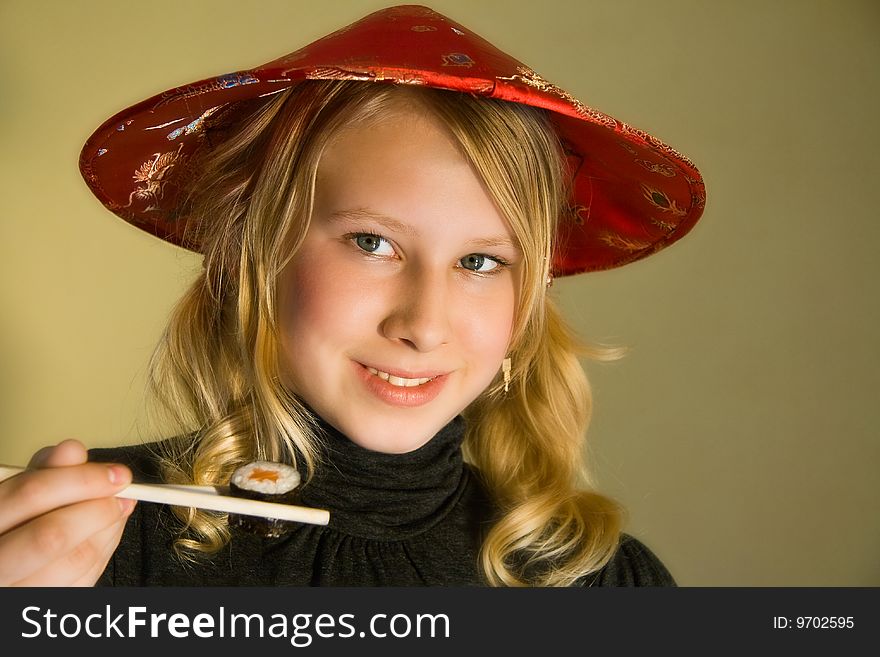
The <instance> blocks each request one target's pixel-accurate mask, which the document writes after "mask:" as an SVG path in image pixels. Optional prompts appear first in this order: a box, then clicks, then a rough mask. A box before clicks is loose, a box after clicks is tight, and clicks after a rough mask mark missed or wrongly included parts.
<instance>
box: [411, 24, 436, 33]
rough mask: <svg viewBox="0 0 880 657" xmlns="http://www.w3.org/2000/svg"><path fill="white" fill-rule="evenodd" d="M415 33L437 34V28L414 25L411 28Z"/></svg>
mask: <svg viewBox="0 0 880 657" xmlns="http://www.w3.org/2000/svg"><path fill="white" fill-rule="evenodd" d="M409 29H411V30H412V31H413V32H436V31H437V28H436V27H434V26H433V25H413V26H412V27H411V28H409Z"/></svg>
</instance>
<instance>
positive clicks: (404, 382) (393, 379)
mask: <svg viewBox="0 0 880 657" xmlns="http://www.w3.org/2000/svg"><path fill="white" fill-rule="evenodd" d="M367 371H368V372H369V373H370V374H372V375H373V376H378V377H379V378H380V379H382V380H383V381H387V382H388V383H390V384H391V385H393V386H397V387H398V388H414V387H415V386H420V385H424V384H425V383H427V382H428V381H431V380H432V378H433V377H427V378H423V379H405V378H403V377H400V376H394V375H393V374H389V373H388V372H380V371H379V370H377V369H375V368H372V367H367Z"/></svg>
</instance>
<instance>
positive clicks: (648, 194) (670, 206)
mask: <svg viewBox="0 0 880 657" xmlns="http://www.w3.org/2000/svg"><path fill="white" fill-rule="evenodd" d="M642 194H643V195H644V197H645V198H646V199H647V200H648V201H649V202H650V203H651V205H653V206H654V207H655V208H658V209H659V210H660V211H662V212H671V213H672V214H674V215H675V216H676V217H683V216H685V215H686V214H687V210H682V209H681V208H680V207H678V204H677V203H676V202H675V201H674V200H672V199H670V198H669V196H667V194H666V192H661V191H660V190H659V189H654V188H653V187H648V186H647V185H645V184H642Z"/></svg>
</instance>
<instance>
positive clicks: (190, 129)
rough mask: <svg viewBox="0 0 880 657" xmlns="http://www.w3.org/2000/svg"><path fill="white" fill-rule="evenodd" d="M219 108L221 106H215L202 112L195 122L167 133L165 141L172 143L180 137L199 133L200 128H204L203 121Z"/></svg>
mask: <svg viewBox="0 0 880 657" xmlns="http://www.w3.org/2000/svg"><path fill="white" fill-rule="evenodd" d="M221 107H223V105H216V106H214V107H212V108H210V109H207V110H205V111H204V112H202V115H201V116H200V117H199V118H197V119H196V120H195V121H190V122H189V123H187V124H186V125H185V126H183V127H181V128H177V129H176V130H172V131H171V132H169V133H168V134H167V135H166V139H168V141H174V140H175V139H177V138H178V137H180V136H181V135H187V136H188V135H191V134H193V133H194V132H199V131H200V130H202V128H204V127H205V126H204V123H205V119H207V118H208V117H209V116H211V115H212V114H213V113H214V112H216V111H217V110H218V109H220V108H221Z"/></svg>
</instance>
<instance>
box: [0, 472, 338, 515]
mask: <svg viewBox="0 0 880 657" xmlns="http://www.w3.org/2000/svg"><path fill="white" fill-rule="evenodd" d="M24 470H25V469H24V468H21V467H18V466H14V465H0V481H3V480H4V479H8V478H9V477H13V476H15V475H17V474H19V473H20V472H24ZM116 497H123V498H125V499H129V500H139V501H141V502H156V503H158V504H171V505H174V506H188V507H194V508H197V509H208V510H210V511H225V512H226V513H236V514H239V515H243V516H259V517H261V518H273V519H276V520H291V521H293V522H304V523H307V524H310V525H326V524H327V523H328V522H330V512H329V511H326V510H325V509H315V508H312V507H307V506H295V505H293V504H277V503H275V502H261V501H259V500H248V499H245V498H243V497H232V496H229V495H220V494H218V493H217V491H216V490H214V489H213V487H212V486H184V485H179V484H129V485H128V486H126V487H125V488H123V489H122V490H121V491H119V492H118V493H116Z"/></svg>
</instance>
